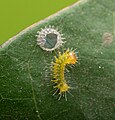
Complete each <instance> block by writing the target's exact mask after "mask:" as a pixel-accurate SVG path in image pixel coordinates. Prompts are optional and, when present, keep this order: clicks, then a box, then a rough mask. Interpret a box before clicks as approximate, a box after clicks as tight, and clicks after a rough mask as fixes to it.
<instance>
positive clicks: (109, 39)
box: [102, 32, 113, 46]
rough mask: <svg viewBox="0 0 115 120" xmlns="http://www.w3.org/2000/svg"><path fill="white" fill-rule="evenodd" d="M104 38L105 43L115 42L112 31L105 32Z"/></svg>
mask: <svg viewBox="0 0 115 120" xmlns="http://www.w3.org/2000/svg"><path fill="white" fill-rule="evenodd" d="M102 39H103V45H105V46H106V45H110V44H111V43H112V42H113V35H112V34H111V33H108V32H106V33H104V34H103V36H102Z"/></svg>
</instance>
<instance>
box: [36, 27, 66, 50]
mask: <svg viewBox="0 0 115 120" xmlns="http://www.w3.org/2000/svg"><path fill="white" fill-rule="evenodd" d="M37 33H38V35H37V44H38V45H39V46H40V47H41V48H42V49H43V50H46V51H53V50H55V49H57V48H59V47H61V46H62V45H63V43H65V41H63V39H65V38H64V37H63V34H61V33H60V32H59V31H58V29H55V28H54V26H51V25H49V26H48V27H47V26H46V27H45V28H44V29H43V28H41V31H38V32H37ZM51 33H52V34H55V35H56V36H57V38H56V39H57V42H56V44H55V46H54V47H53V48H46V47H45V46H44V45H45V43H46V36H47V35H48V34H51ZM52 42H53V41H52Z"/></svg>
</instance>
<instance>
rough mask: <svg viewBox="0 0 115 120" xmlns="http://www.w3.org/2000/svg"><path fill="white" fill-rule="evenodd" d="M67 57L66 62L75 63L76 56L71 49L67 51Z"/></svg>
mask: <svg viewBox="0 0 115 120" xmlns="http://www.w3.org/2000/svg"><path fill="white" fill-rule="evenodd" d="M67 58H68V61H67V64H75V63H76V62H77V56H76V54H75V53H74V52H73V51H71V52H69V53H68V55H67Z"/></svg>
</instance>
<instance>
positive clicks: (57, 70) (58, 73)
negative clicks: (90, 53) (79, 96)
mask: <svg viewBox="0 0 115 120" xmlns="http://www.w3.org/2000/svg"><path fill="white" fill-rule="evenodd" d="M77 61H78V57H77V55H76V53H75V52H74V51H72V50H70V49H67V50H66V51H65V52H63V53H61V52H59V53H58V56H54V61H53V62H52V76H53V80H51V82H53V83H55V85H54V89H56V91H55V93H54V94H53V95H55V94H57V93H59V95H60V97H59V100H60V99H61V96H62V95H64V96H65V99H66V100H67V97H66V92H68V93H69V89H70V88H71V87H70V86H69V85H68V83H67V81H66V80H65V76H64V75H65V70H67V69H66V65H75V64H76V62H77ZM67 71H68V70H67Z"/></svg>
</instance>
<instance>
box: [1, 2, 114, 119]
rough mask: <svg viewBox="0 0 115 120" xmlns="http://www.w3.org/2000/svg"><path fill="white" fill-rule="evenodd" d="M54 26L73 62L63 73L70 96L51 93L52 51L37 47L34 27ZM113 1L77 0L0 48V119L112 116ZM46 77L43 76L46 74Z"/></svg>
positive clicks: (104, 117)
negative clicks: (73, 52)
mask: <svg viewBox="0 0 115 120" xmlns="http://www.w3.org/2000/svg"><path fill="white" fill-rule="evenodd" d="M47 25H54V26H55V28H56V27H58V29H59V30H61V31H62V33H63V34H64V36H65V38H66V43H65V44H64V46H63V47H62V48H61V50H62V51H63V49H65V48H66V49H67V48H74V49H76V48H77V50H76V51H78V52H79V55H78V56H79V61H78V63H77V64H76V65H75V66H74V67H73V68H69V71H70V72H69V73H66V74H65V76H66V79H67V81H68V82H69V85H70V86H72V88H73V89H72V90H70V92H71V94H72V95H73V97H72V96H71V95H70V94H67V99H68V100H67V101H66V100H65V98H64V97H62V98H61V100H58V97H59V96H58V95H55V96H53V93H54V89H53V86H52V84H51V77H50V76H49V74H47V71H49V65H48V64H50V63H51V62H52V59H53V58H54V56H55V52H57V51H55V52H46V51H44V50H42V49H41V48H40V47H39V46H38V45H37V38H36V36H35V35H37V31H40V29H41V28H44V27H45V26H47ZM114 38H115V1H114V0H101V1H100V0H81V1H80V2H78V3H76V4H75V5H72V6H71V7H69V8H67V9H65V10H63V11H62V12H59V13H57V14H56V15H54V16H52V17H50V18H48V19H46V20H44V21H42V22H39V23H36V24H35V25H33V26H31V27H29V28H27V29H25V30H24V31H22V32H21V33H19V34H18V35H17V36H15V37H13V38H12V39H10V40H9V41H8V42H6V43H5V44H3V45H2V46H1V49H0V119H1V120H16V119H18V120H115V39H114ZM47 75H48V76H47Z"/></svg>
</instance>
